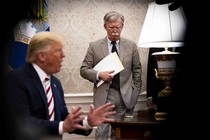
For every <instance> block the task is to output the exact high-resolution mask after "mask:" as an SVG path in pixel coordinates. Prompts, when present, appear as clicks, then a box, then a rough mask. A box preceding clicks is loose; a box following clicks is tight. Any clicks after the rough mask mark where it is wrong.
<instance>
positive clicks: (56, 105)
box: [51, 78, 61, 120]
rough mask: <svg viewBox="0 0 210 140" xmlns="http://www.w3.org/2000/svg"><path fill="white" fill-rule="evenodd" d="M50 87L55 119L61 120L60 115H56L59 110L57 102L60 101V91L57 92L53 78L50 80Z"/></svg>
mask: <svg viewBox="0 0 210 140" xmlns="http://www.w3.org/2000/svg"><path fill="white" fill-rule="evenodd" d="M51 87H52V93H53V96H54V110H55V119H56V120H61V118H60V115H58V112H60V108H59V107H60V106H59V103H60V102H61V101H59V99H60V97H59V96H58V95H59V94H60V93H59V90H58V88H57V85H56V84H55V82H54V80H53V78H52V80H51Z"/></svg>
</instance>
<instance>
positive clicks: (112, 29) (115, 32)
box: [104, 18, 123, 41]
mask: <svg viewBox="0 0 210 140" xmlns="http://www.w3.org/2000/svg"><path fill="white" fill-rule="evenodd" d="M104 28H105V29H106V31H107V36H108V38H109V39H110V40H111V41H117V40H119V39H120V34H121V31H122V28H123V24H122V22H121V19H120V18H118V19H117V20H115V21H112V22H107V23H106V24H105V25H104Z"/></svg>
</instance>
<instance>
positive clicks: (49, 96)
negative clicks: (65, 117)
mask: <svg viewBox="0 0 210 140" xmlns="http://www.w3.org/2000/svg"><path fill="white" fill-rule="evenodd" d="M45 92H46V96H47V104H48V111H49V120H50V121H53V120H54V118H55V115H54V114H55V112H54V99H53V94H52V89H51V86H50V79H49V78H45Z"/></svg>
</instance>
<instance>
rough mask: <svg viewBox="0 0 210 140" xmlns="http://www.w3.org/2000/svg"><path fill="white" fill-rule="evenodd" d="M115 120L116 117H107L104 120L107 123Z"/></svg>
mask: <svg viewBox="0 0 210 140" xmlns="http://www.w3.org/2000/svg"><path fill="white" fill-rule="evenodd" d="M114 121H115V119H112V118H106V119H105V120H104V122H106V123H108V122H114Z"/></svg>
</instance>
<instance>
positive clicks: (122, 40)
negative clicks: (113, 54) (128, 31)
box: [120, 37, 136, 45]
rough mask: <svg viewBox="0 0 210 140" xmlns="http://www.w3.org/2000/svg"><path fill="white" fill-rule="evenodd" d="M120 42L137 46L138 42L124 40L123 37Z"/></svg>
mask: <svg viewBox="0 0 210 140" xmlns="http://www.w3.org/2000/svg"><path fill="white" fill-rule="evenodd" d="M120 42H123V43H128V44H134V45H136V42H134V41H133V40H130V39H127V38H123V37H121V38H120Z"/></svg>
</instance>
